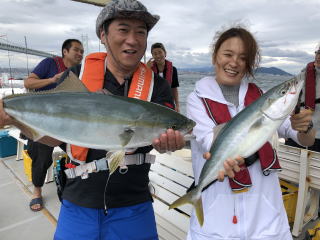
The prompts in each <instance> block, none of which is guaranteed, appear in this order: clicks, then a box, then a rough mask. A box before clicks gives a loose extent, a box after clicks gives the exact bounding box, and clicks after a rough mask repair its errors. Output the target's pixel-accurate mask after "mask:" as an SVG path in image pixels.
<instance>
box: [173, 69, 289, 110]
mask: <svg viewBox="0 0 320 240" xmlns="http://www.w3.org/2000/svg"><path fill="white" fill-rule="evenodd" d="M212 75H213V73H211V76H212ZM206 76H210V73H195V72H179V73H178V79H179V85H180V86H179V88H178V92H179V101H180V112H181V113H182V114H184V115H186V101H187V97H188V95H189V94H190V93H191V92H192V91H193V90H194V87H195V83H196V82H197V81H199V80H200V79H201V78H203V77H206ZM291 78H292V76H280V75H272V74H257V75H256V76H255V79H252V78H251V79H250V81H252V82H254V83H256V84H257V85H258V86H259V87H260V88H261V89H262V90H263V91H267V90H269V89H270V88H272V87H274V86H276V85H278V84H280V83H282V82H283V81H286V80H289V79H291Z"/></svg>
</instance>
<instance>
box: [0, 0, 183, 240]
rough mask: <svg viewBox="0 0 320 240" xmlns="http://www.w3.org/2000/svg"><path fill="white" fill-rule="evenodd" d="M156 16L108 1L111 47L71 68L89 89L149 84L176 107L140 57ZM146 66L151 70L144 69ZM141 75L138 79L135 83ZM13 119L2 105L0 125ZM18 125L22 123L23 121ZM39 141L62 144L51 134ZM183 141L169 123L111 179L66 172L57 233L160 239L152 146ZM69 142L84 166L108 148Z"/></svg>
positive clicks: (127, 1)
mask: <svg viewBox="0 0 320 240" xmlns="http://www.w3.org/2000/svg"><path fill="white" fill-rule="evenodd" d="M158 20H159V16H156V15H151V14H150V13H149V12H148V10H147V9H146V8H145V6H144V5H142V4H141V3H140V2H138V1H136V0H114V1H111V2H109V3H108V4H107V5H106V6H105V7H104V8H103V9H102V11H101V12H100V14H99V16H98V18H97V23H96V33H97V36H98V37H99V38H100V39H101V42H102V43H103V44H104V45H105V47H106V48H107V53H94V54H90V55H89V56H88V57H87V58H86V61H85V64H84V67H83V68H84V70H83V71H80V70H79V68H74V69H73V71H74V72H75V73H77V74H78V75H79V73H80V72H81V80H82V82H83V83H84V84H85V85H86V86H87V87H88V89H89V90H90V91H92V89H95V90H99V88H100V90H101V89H106V90H107V91H109V92H111V93H113V94H115V95H124V96H128V97H131V94H132V92H135V91H131V90H132V89H133V90H135V89H136V90H140V89H147V91H148V92H147V93H148V94H146V95H147V96H148V99H147V100H150V101H152V102H155V103H158V104H162V105H165V106H168V107H171V108H174V103H173V99H172V95H171V89H170V86H169V84H168V83H167V81H166V80H165V79H163V78H161V77H159V76H154V77H153V78H152V75H153V74H152V73H151V70H150V69H149V68H147V67H146V66H145V65H143V64H141V63H140V60H141V58H142V57H143V55H144V53H145V50H146V47H147V37H148V33H149V31H150V30H151V29H152V27H153V26H154V25H155V24H156V23H157V21H158ZM148 71H150V74H149V75H148V74H145V73H146V72H148ZM137 73H138V74H137ZM137 76H138V78H137ZM150 76H151V77H150ZM61 79H62V80H63V77H61ZM137 79H138V85H135V83H137ZM145 82H148V83H150V82H151V83H152V84H150V85H148V86H152V87H148V88H144V83H145ZM139 84H140V85H139ZM97 86H98V87H97ZM144 93H146V92H144ZM149 96H151V99H149ZM143 100H145V99H143ZM66 104H72V103H66ZM0 107H2V104H0ZM115 107H117V106H115ZM12 121H13V120H12V119H10V117H9V116H8V115H6V114H5V113H4V111H3V110H2V109H1V108H0V125H4V124H5V123H6V124H10V123H12ZM19 127H21V128H22V129H23V126H19ZM79 131H81V129H79ZM101 131H103V129H101ZM75 134H76V133H75ZM93 134H94V133H93ZM110 138H112V136H110ZM41 141H42V142H43V143H46V144H54V145H61V144H62V143H61V142H59V141H57V140H54V139H48V137H46V139H42V140H41ZM62 145H65V144H62ZM184 145H185V141H184V138H183V136H182V135H181V133H180V132H179V131H174V130H173V129H168V130H167V131H165V132H164V133H163V134H161V135H160V136H159V138H156V139H154V140H153V143H152V146H145V147H141V148H137V149H132V150H130V152H128V153H126V156H125V161H127V160H128V161H129V160H130V159H131V163H129V164H127V167H128V168H127V170H126V171H120V169H117V170H116V171H115V172H114V173H113V174H112V176H111V177H110V179H109V178H108V177H109V171H108V170H106V171H99V172H93V173H90V174H89V176H88V177H87V178H86V179H83V178H81V177H69V176H68V179H67V182H66V185H65V188H64V191H63V195H62V198H63V200H62V205H61V210H60V214H59V219H58V224H57V229H56V233H55V237H54V239H55V240H60V239H77V240H88V239H101V240H102V239H103V240H106V239H107V240H110V239H111V240H116V239H118V240H142V239H146V240H147V239H148V240H153V239H158V235H157V230H156V223H155V216H154V212H153V207H152V197H151V194H150V191H149V188H148V183H149V177H148V172H149V169H150V163H152V161H151V160H152V157H151V156H150V154H149V152H150V150H151V149H152V148H155V149H156V150H157V151H158V152H161V153H163V152H166V151H175V150H178V149H181V148H183V147H184ZM62 147H63V146H62ZM65 147H66V150H67V152H68V153H69V154H70V155H71V157H72V158H73V160H72V164H74V165H78V164H79V163H81V161H83V159H84V161H85V163H86V165H82V166H87V165H88V164H90V162H92V161H93V160H98V159H101V158H104V157H105V156H106V151H101V150H97V149H84V148H81V147H78V146H73V145H67V146H65ZM79 149H80V150H86V151H78V150H79ZM73 150H76V151H73ZM76 153H77V154H76ZM78 153H80V154H78ZM82 163H84V162H82ZM108 179H109V182H108ZM107 183H108V184H107Z"/></svg>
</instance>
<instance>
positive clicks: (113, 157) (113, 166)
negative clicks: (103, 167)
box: [106, 151, 125, 175]
mask: <svg viewBox="0 0 320 240" xmlns="http://www.w3.org/2000/svg"><path fill="white" fill-rule="evenodd" d="M124 155H125V152H124V151H116V152H108V153H107V156H106V158H107V160H108V167H109V173H110V175H111V174H112V173H114V171H115V170H117V168H118V167H119V166H120V165H121V163H122V162H123V160H124Z"/></svg>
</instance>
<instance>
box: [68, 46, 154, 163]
mask: <svg viewBox="0 0 320 240" xmlns="http://www.w3.org/2000/svg"><path fill="white" fill-rule="evenodd" d="M106 57H107V53H101V52H99V53H92V54H90V55H88V56H87V57H86V59H85V63H84V70H83V73H82V82H83V83H84V85H85V86H86V87H87V88H88V90H89V91H90V92H96V91H98V90H100V89H102V88H103V83H104V73H105V69H106V68H105V60H106ZM153 81H154V78H153V72H152V70H151V69H149V68H148V67H147V66H146V65H145V64H143V63H140V64H139V67H138V68H137V70H136V71H135V72H134V74H133V77H132V81H131V84H130V89H129V93H128V97H130V98H137V99H140V100H144V101H150V100H151V96H152V91H153ZM88 150H89V149H88V148H85V147H80V146H76V145H71V154H72V157H73V159H75V160H79V161H81V162H85V161H86V159H87V154H88Z"/></svg>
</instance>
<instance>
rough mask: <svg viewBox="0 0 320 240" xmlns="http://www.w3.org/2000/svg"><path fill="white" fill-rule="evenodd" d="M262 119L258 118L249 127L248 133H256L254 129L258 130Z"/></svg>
mask: <svg viewBox="0 0 320 240" xmlns="http://www.w3.org/2000/svg"><path fill="white" fill-rule="evenodd" d="M262 122H263V119H262V118H258V119H257V120H256V121H255V122H254V123H253V124H252V125H251V127H250V129H249V132H250V131H256V129H259V128H260V127H261V125H262Z"/></svg>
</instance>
